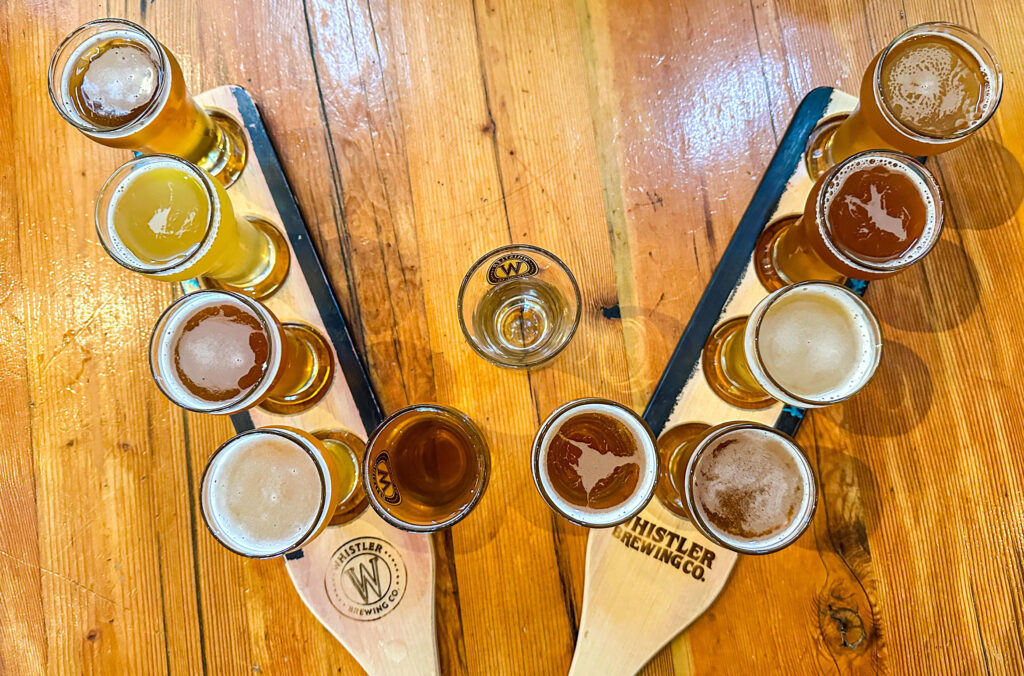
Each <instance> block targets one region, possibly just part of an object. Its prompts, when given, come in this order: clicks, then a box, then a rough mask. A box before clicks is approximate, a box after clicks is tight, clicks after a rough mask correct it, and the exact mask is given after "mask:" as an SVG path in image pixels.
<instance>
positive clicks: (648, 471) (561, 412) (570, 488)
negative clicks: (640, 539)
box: [532, 399, 658, 528]
mask: <svg viewBox="0 0 1024 676" xmlns="http://www.w3.org/2000/svg"><path fill="white" fill-rule="evenodd" d="M532 465H533V480H534V483H535V484H536V486H537V490H538V491H540V494H541V496H542V497H543V498H544V500H545V501H546V502H547V503H548V505H550V506H551V508H552V509H554V510H555V511H556V512H558V513H559V514H561V515H562V516H564V517H565V518H566V519H569V520H570V521H572V522H574V523H578V524H580V525H584V526H589V527H592V528H602V527H606V526H613V525H615V524H619V523H622V522H624V521H627V520H628V519H629V518H630V517H632V516H634V515H635V514H637V513H638V512H640V510H642V509H643V508H644V507H645V506H646V505H647V503H648V501H649V500H650V499H651V496H652V495H653V493H654V487H655V484H656V483H657V478H658V459H657V450H656V448H655V443H654V436H653V435H652V433H651V431H650V428H649V427H647V425H646V423H644V422H643V420H642V419H641V418H640V417H639V416H638V415H637V414H636V413H634V412H633V411H632V410H630V409H628V408H626V407H625V406H622V405H621V404H618V403H616V402H613V401H607V400H603V399H580V400H577V401H573V402H570V403H568V404H566V405H564V406H562V407H561V408H559V409H557V410H556V411H554V412H553V413H552V414H551V415H550V416H549V417H548V419H547V421H546V422H545V423H544V425H543V426H542V427H541V429H540V431H539V432H538V433H537V436H536V438H535V440H534V445H533V453H532Z"/></svg>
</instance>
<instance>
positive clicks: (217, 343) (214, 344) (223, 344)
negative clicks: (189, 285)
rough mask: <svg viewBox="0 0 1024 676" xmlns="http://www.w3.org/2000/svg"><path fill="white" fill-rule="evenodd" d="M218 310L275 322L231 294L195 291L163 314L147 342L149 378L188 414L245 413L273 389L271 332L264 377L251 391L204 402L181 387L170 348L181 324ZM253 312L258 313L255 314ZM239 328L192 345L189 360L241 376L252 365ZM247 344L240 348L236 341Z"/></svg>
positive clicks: (275, 360) (275, 340)
mask: <svg viewBox="0 0 1024 676" xmlns="http://www.w3.org/2000/svg"><path fill="white" fill-rule="evenodd" d="M218 305H231V306H233V307H236V308H238V309H239V310H241V311H242V312H245V313H247V314H249V315H254V316H256V318H257V319H259V320H260V323H261V324H263V325H265V326H269V327H274V328H275V329H276V323H275V321H274V319H273V317H272V316H271V315H270V313H269V312H268V311H267V310H266V309H264V308H263V307H261V306H259V305H257V304H255V303H254V306H253V307H249V306H248V305H246V304H244V303H243V302H242V301H241V300H239V299H238V298H236V297H234V296H232V295H231V294H228V293H225V292H221V291H198V292H196V293H192V294H189V295H187V296H184V297H183V298H181V299H180V300H178V301H177V302H176V303H175V304H174V305H172V306H171V308H169V309H168V311H167V314H166V315H165V316H164V317H162V318H161V320H160V322H159V323H158V324H157V327H156V330H155V331H154V333H153V337H152V339H151V341H150V360H151V361H152V362H154V366H155V368H154V377H155V378H156V380H157V385H159V387H160V389H161V390H162V391H163V392H164V394H166V395H167V397H168V398H169V399H171V400H172V401H174V402H175V403H176V404H178V405H179V406H182V407H184V408H187V409H189V410H192V411H200V412H205V413H209V412H217V413H225V414H227V413H236V412H238V411H242V410H245V409H246V408H248V407H249V406H251V405H252V403H253V402H255V401H259V400H260V399H262V398H263V395H264V394H266V392H267V390H268V389H270V386H271V385H272V384H273V381H274V377H275V374H276V373H277V372H278V370H279V369H280V365H281V351H282V350H281V339H280V335H279V333H278V332H277V331H276V330H270V331H267V341H268V343H269V352H268V357H267V364H266V367H265V371H264V375H263V377H262V378H260V380H259V382H257V383H256V384H255V385H254V386H253V387H252V388H250V389H248V390H243V391H242V392H241V393H239V394H238V396H236V397H232V398H229V399H226V400H222V401H210V400H207V399H204V398H202V397H200V396H198V395H196V394H194V393H193V392H192V391H190V390H189V388H187V387H186V386H185V384H184V383H182V382H181V379H180V377H179V375H178V367H177V364H175V359H174V356H175V349H176V347H177V345H178V341H179V339H180V337H181V335H182V332H183V329H184V326H185V324H186V323H187V322H188V320H189V319H191V318H192V317H194V316H195V315H196V314H197V313H198V312H201V311H202V310H204V309H206V308H209V307H214V306H218ZM255 308H258V309H259V311H254V309H255ZM242 328H243V327H238V328H237V329H234V328H233V329H231V330H230V331H228V332H227V333H226V334H225V335H224V336H223V337H222V339H220V340H212V339H207V340H203V341H200V342H197V343H196V344H194V345H191V346H190V347H191V352H190V354H189V358H190V361H191V362H192V364H193V365H194V366H196V367H197V368H199V367H201V365H202V364H206V365H207V367H208V368H210V369H213V368H215V367H218V368H222V369H223V370H224V371H226V372H228V375H229V376H230V375H231V374H232V373H239V374H241V373H245V372H246V371H247V370H248V368H249V367H250V366H251V364H252V356H251V352H250V353H248V354H247V353H246V350H247V349H248V336H249V333H248V332H243V331H242V330H241V329H242ZM243 340H244V341H246V342H245V345H244V347H243V346H241V345H239V341H243Z"/></svg>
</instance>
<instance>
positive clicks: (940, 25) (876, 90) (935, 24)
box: [871, 21, 1003, 144]
mask: <svg viewBox="0 0 1024 676" xmlns="http://www.w3.org/2000/svg"><path fill="white" fill-rule="evenodd" d="M940 29H941V30H942V31H949V32H952V33H959V34H960V35H958V36H957V37H963V36H964V35H966V36H969V37H970V39H971V40H973V41H977V45H970V46H971V48H972V49H973V48H979V49H980V50H981V51H982V52H983V53H982V54H979V55H978V56H979V57H981V58H982V59H983V58H984V57H988V58H989V59H991V61H992V75H993V77H994V82H993V87H994V88H995V91H994V95H993V97H992V106H991V107H990V108H989V110H987V111H985V114H984V115H982V116H981V117H980V118H978V120H977V122H975V123H974V124H972V125H971V126H969V127H968V128H967V129H962V130H960V131H958V132H955V133H953V134H950V135H949V136H932V135H929V134H925V133H923V132H919V131H915V130H913V129H911V128H910V127H908V126H906V125H905V124H903V123H902V122H900V121H899V120H898V119H896V116H895V115H894V114H893V113H892V111H891V110H889V104H888V102H887V101H886V100H885V97H884V96H883V95H882V66H883V64H884V63H885V60H886V57H888V56H889V52H891V51H892V50H893V48H894V47H896V46H897V45H898V44H900V43H902V42H903V41H904V40H906V39H908V38H910V37H913V36H914V35H917V34H919V33H924V32H927V31H929V30H940ZM986 66H987V64H986ZM871 81H872V85H871V86H872V95H873V96H874V97H875V101H876V103H877V104H878V110H879V111H880V112H881V113H882V116H883V117H885V119H886V121H887V122H889V124H891V125H892V126H893V127H894V128H895V129H896V131H898V132H899V133H901V134H903V135H904V136H907V137H909V138H911V139H913V140H915V141H919V142H921V143H935V144H941V143H949V142H950V141H957V140H959V139H962V138H966V137H967V136H970V135H971V134H973V133H974V132H976V131H978V130H979V129H980V128H981V127H983V126H984V125H985V124H986V123H987V122H988V121H989V120H990V119H992V116H993V115H995V112H996V109H998V108H999V102H1000V101H1001V100H1002V98H1003V69H1002V66H1000V65H999V60H998V59H997V58H996V56H995V52H994V51H993V50H992V48H991V47H990V46H989V44H988V43H987V42H986V41H985V39H984V38H983V37H981V36H980V35H978V34H977V33H975V32H974V31H972V30H971V29H969V28H967V27H965V26H961V25H960V24H955V23H951V22H949V21H926V22H924V23H919V24H916V25H914V26H910V27H909V28H907V29H906V30H904V31H903V32H901V33H900V34H899V35H897V36H896V37H895V38H893V39H892V40H891V41H890V42H889V44H888V45H886V47H885V49H883V50H882V51H881V52H880V53H879V55H878V61H877V62H876V63H875V71H874V74H873V75H872V78H871Z"/></svg>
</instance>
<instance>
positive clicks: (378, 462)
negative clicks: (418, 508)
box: [373, 451, 402, 505]
mask: <svg viewBox="0 0 1024 676" xmlns="http://www.w3.org/2000/svg"><path fill="white" fill-rule="evenodd" d="M394 476H395V473H394V472H392V471H391V461H390V460H389V459H388V454H387V452H386V451H385V452H384V453H381V454H380V455H378V456H377V458H376V459H375V460H374V461H373V490H374V492H376V493H377V495H378V496H380V499H381V500H383V501H384V502H386V503H388V504H389V505H397V504H398V503H400V502H401V501H402V495H401V494H400V493H399V492H398V486H396V485H395V481H394Z"/></svg>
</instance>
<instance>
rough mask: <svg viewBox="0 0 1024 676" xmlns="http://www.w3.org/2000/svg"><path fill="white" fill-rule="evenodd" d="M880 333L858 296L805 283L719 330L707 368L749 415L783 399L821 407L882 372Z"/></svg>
mask: <svg viewBox="0 0 1024 676" xmlns="http://www.w3.org/2000/svg"><path fill="white" fill-rule="evenodd" d="M881 353H882V334H881V330H880V329H879V327H878V321H877V320H876V319H875V316H874V314H872V312H871V310H870V309H869V308H868V306H867V305H865V303H864V301H863V300H861V299H860V296H858V295H857V294H855V293H853V292H852V291H850V290H849V289H847V288H845V287H842V286H839V285H838V284H833V283H831V282H801V283H799V284H793V285H791V286H787V287H785V288H782V289H779V290H778V291H775V292H773V293H771V294H769V295H768V296H767V297H766V298H765V299H764V300H762V301H761V302H760V303H758V305H757V307H755V308H754V311H753V312H751V313H750V316H749V317H735V318H733V319H730V320H728V321H726V322H723V323H722V324H720V325H719V326H717V327H716V328H715V329H714V330H713V331H712V332H711V335H710V336H709V337H708V340H707V342H706V343H705V344H704V351H703V353H702V355H701V365H702V367H703V369H704V376H705V378H706V380H707V382H708V385H709V386H710V387H711V389H712V390H713V391H714V392H715V394H717V395H718V396H719V397H721V398H722V400H724V401H725V402H727V403H729V404H732V405H733V406H736V407H737V408H744V409H759V408H767V407H768V406H771V405H772V404H774V403H775V402H776V400H778V401H782V402H784V403H786V404H790V405H791V406H797V407H800V408H818V407H822V406H829V405H831V404H834V403H837V402H840V401H843V400H845V399H848V398H849V397H852V396H853V395H854V394H856V393H857V392H859V391H860V390H861V388H863V387H864V386H865V385H867V383H868V381H870V380H871V377H872V376H873V375H874V373H875V369H876V368H877V367H878V362H879V359H880V358H881Z"/></svg>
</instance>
